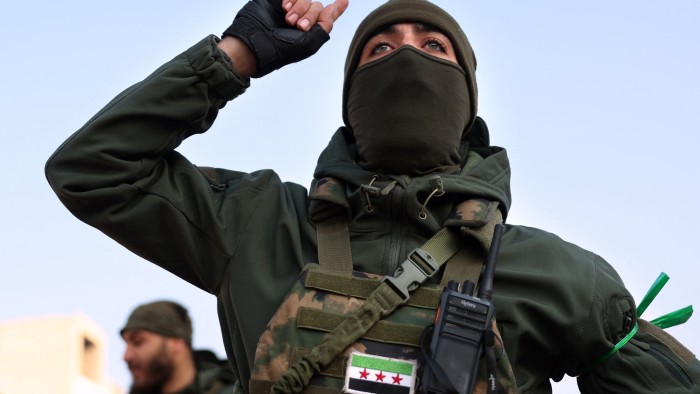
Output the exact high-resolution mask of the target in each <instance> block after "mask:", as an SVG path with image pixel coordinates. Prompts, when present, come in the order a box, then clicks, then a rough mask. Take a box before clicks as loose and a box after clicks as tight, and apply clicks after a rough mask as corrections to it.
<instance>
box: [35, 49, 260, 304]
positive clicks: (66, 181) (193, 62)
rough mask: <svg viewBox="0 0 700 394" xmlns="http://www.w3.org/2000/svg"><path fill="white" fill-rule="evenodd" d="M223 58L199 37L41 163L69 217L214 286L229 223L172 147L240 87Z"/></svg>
mask: <svg viewBox="0 0 700 394" xmlns="http://www.w3.org/2000/svg"><path fill="white" fill-rule="evenodd" d="M224 56H225V55H223V53H222V52H220V51H219V50H218V48H217V46H216V39H215V38H214V37H213V36H210V37H207V38H205V39H203V40H202V41H200V42H199V43H197V44H195V45H194V46H192V47H191V48H189V49H188V50H187V51H185V52H183V53H182V54H180V55H178V56H176V57H175V58H174V59H172V60H171V61H169V62H167V63H166V64H164V65H163V66H162V67H160V68H159V69H158V70H156V71H155V72H154V73H152V74H151V75H150V76H148V77H147V78H146V79H145V80H143V81H141V82H139V83H137V84H135V85H134V86H132V87H130V88H128V89H127V90H125V91H124V92H122V93H121V94H120V95H118V96H117V97H116V98H114V99H113V100H112V101H111V102H110V103H109V104H107V106H106V107H104V108H103V109H102V110H101V111H100V112H99V113H98V114H97V115H95V116H94V117H93V118H92V119H90V120H89V121H88V122H87V123H86V124H85V126H83V127H82V128H81V129H80V130H78V131H77V132H76V133H74V134H73V135H72V136H71V137H70V138H68V140H66V141H65V142H64V143H63V144H62V145H61V146H60V147H59V148H58V149H57V150H56V152H55V153H54V154H53V155H52V156H51V157H50V158H49V160H48V162H47V163H46V167H45V172H46V177H47V179H48V181H49V184H50V185H51V187H52V189H53V190H54V192H55V193H56V194H57V195H58V197H59V199H60V200H61V202H62V203H63V204H64V205H65V206H66V207H67V208H68V209H69V210H70V211H71V212H72V213H73V214H74V215H75V216H76V217H78V218H79V219H80V220H82V221H84V222H85V223H87V224H89V225H91V226H94V227H96V228H98V229H99V230H101V231H102V232H104V233H105V234H107V235H108V236H110V237H111V238H113V239H115V240H116V241H118V242H120V243H121V244H123V245H124V246H126V247H127V248H129V249H130V250H132V251H133V252H135V253H136V254H138V255H140V256H142V257H144V258H146V259H148V260H151V261H153V262H155V263H156V264H158V265H160V266H162V267H163V268H165V269H167V270H169V271H170V272H172V273H174V274H175V275H177V276H179V277H181V278H183V279H185V280H187V281H188V282H190V283H192V284H194V285H196V286H198V287H200V288H202V289H204V290H206V291H208V292H212V293H213V292H215V291H216V289H217V288H218V286H219V281H220V280H221V278H222V277H223V271H224V270H225V269H226V267H227V264H228V262H229V260H230V257H229V256H230V250H227V247H226V246H225V245H227V244H228V243H226V242H224V236H225V235H224V234H225V233H226V231H227V227H226V225H224V224H223V223H222V220H221V219H220V218H219V217H218V215H217V206H216V197H215V196H214V195H213V194H212V185H211V184H210V182H208V181H207V179H206V177H204V176H203V175H202V174H201V173H200V172H199V171H198V169H197V167H195V166H193V165H191V164H190V163H189V162H188V161H187V160H186V159H185V158H184V157H183V156H181V155H180V154H178V153H177V152H175V151H174V149H175V148H176V147H177V146H178V145H179V144H180V143H181V142H182V141H183V140H184V139H185V138H187V137H189V136H190V135H192V134H196V133H202V132H204V131H206V130H207V129H208V128H209V127H210V126H211V125H212V123H213V122H214V119H215V118H216V116H217V114H218V111H219V109H221V108H222V107H223V106H224V105H225V104H226V102H228V101H229V100H231V99H233V98H234V97H236V96H237V95H239V94H241V93H243V92H244V91H245V89H246V88H247V87H248V84H249V82H248V80H244V79H242V78H240V77H238V76H237V75H236V74H235V73H234V72H233V69H232V67H231V64H230V62H229V61H228V59H226V58H224ZM262 182H264V180H258V183H262ZM250 183H252V184H255V181H251V182H250ZM253 187H255V185H253ZM246 198H249V196H242V197H241V199H246ZM249 216H250V213H249V212H247V211H246V210H240V215H239V216H238V217H237V218H236V219H237V220H238V221H239V222H244V221H245V220H246V219H247V218H249ZM229 219H230V218H229ZM229 225H231V226H233V227H235V226H236V225H237V223H233V224H229Z"/></svg>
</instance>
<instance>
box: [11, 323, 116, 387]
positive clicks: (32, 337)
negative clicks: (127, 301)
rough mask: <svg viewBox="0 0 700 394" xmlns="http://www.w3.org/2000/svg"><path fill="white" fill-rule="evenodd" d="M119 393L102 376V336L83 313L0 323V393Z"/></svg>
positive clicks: (104, 347)
mask: <svg viewBox="0 0 700 394" xmlns="http://www.w3.org/2000/svg"><path fill="white" fill-rule="evenodd" d="M37 393H51V394H121V393H123V390H122V389H121V388H120V387H119V386H118V385H117V384H116V383H114V382H113V380H111V379H110V378H109V377H108V376H107V340H106V335H105V333H104V331H103V330H102V328H101V327H100V326H99V325H98V324H97V323H95V322H94V321H92V320H90V319H89V318H88V317H87V316H85V315H82V314H76V315H71V316H42V317H36V318H28V319H21V320H13V321H5V322H0V394H37Z"/></svg>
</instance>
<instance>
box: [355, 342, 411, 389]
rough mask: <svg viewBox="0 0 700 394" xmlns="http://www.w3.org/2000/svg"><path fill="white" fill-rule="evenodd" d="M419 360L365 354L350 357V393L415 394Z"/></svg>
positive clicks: (356, 353) (358, 353)
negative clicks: (417, 361) (414, 387)
mask: <svg viewBox="0 0 700 394" xmlns="http://www.w3.org/2000/svg"><path fill="white" fill-rule="evenodd" d="M417 369H418V367H417V363H416V361H415V360H400V359H395V358H387V357H380V356H373V355H371V354H364V353H360V352H356V351H354V352H352V353H350V359H349V360H348V367H347V370H346V371H345V387H344V388H343V391H344V392H346V393H356V394H365V393H377V394H379V393H381V394H413V393H414V389H413V386H414V383H415V381H416V370H417Z"/></svg>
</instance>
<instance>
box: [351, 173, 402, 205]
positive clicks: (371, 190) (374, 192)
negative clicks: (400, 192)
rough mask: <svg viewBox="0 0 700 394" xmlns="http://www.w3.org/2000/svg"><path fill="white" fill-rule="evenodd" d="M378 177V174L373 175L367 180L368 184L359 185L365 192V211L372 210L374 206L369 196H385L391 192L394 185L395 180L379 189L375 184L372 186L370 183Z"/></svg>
mask: <svg viewBox="0 0 700 394" xmlns="http://www.w3.org/2000/svg"><path fill="white" fill-rule="evenodd" d="M377 179H379V176H377V175H373V176H372V180H371V181H369V185H360V189H362V191H363V192H365V199H366V200H367V205H365V210H366V211H367V212H370V213H371V212H373V211H374V207H373V206H372V199H371V198H370V196H375V197H378V196H386V195H387V194H389V192H391V190H392V189H393V188H394V186H396V181H392V182H389V183H388V184H387V185H386V186H384V188H383V189H380V188H378V187H376V186H372V184H373V183H374V182H375V181H376V180H377Z"/></svg>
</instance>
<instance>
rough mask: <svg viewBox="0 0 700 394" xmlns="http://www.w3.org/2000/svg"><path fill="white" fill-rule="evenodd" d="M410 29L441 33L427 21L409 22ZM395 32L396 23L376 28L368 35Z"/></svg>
mask: <svg viewBox="0 0 700 394" xmlns="http://www.w3.org/2000/svg"><path fill="white" fill-rule="evenodd" d="M411 29H412V30H413V32H414V33H440V34H445V33H443V31H442V30H440V29H438V28H437V27H435V26H433V25H431V24H428V23H411ZM394 33H396V24H391V25H385V26H382V27H380V28H378V29H377V30H375V31H374V32H373V33H372V34H371V35H370V37H374V36H377V35H380V34H394Z"/></svg>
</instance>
